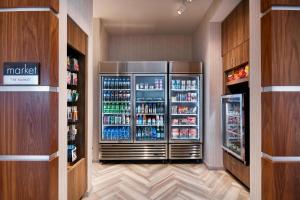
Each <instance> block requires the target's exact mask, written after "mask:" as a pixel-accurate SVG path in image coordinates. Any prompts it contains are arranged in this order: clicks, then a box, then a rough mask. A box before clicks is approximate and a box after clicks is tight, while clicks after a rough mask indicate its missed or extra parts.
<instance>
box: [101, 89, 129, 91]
mask: <svg viewBox="0 0 300 200" xmlns="http://www.w3.org/2000/svg"><path fill="white" fill-rule="evenodd" d="M102 91H131V89H102Z"/></svg>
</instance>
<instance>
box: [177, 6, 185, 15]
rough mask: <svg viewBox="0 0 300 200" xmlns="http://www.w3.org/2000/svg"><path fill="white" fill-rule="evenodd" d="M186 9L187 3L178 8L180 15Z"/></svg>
mask: <svg viewBox="0 0 300 200" xmlns="http://www.w3.org/2000/svg"><path fill="white" fill-rule="evenodd" d="M185 10H186V6H185V5H182V6H181V7H180V8H179V9H178V10H177V13H178V15H181V14H182V13H184V11H185Z"/></svg>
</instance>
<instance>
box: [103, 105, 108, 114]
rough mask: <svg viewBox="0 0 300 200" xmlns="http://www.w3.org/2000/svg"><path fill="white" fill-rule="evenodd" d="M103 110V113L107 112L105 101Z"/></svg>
mask: <svg viewBox="0 0 300 200" xmlns="http://www.w3.org/2000/svg"><path fill="white" fill-rule="evenodd" d="M103 112H104V113H106V112H107V104H106V103H104V104H103Z"/></svg>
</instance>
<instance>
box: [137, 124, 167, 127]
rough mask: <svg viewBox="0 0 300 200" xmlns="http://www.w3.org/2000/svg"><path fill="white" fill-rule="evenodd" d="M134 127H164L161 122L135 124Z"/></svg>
mask: <svg viewBox="0 0 300 200" xmlns="http://www.w3.org/2000/svg"><path fill="white" fill-rule="evenodd" d="M135 126H136V127H164V125H163V124H136V125H135Z"/></svg>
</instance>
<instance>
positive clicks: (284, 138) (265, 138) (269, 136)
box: [262, 92, 300, 156]
mask: <svg viewBox="0 0 300 200" xmlns="http://www.w3.org/2000/svg"><path fill="white" fill-rule="evenodd" d="M299 121H300V93H297V92H273V93H271V92H270V93H263V94H262V124H263V126H262V151H263V152H265V153H267V154H269V155H271V156H300V148H299V147H300V126H299Z"/></svg>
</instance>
